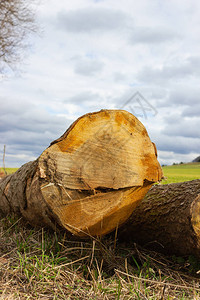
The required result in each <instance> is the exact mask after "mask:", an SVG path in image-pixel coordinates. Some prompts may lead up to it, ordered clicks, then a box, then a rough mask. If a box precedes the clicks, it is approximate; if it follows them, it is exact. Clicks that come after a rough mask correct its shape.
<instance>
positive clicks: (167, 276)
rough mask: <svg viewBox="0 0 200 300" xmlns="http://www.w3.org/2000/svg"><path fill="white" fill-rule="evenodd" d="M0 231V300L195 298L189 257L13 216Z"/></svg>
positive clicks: (0, 225) (199, 293)
mask: <svg viewBox="0 0 200 300" xmlns="http://www.w3.org/2000/svg"><path fill="white" fill-rule="evenodd" d="M0 228H1V232H0V278H1V280H0V295H1V299H87V300H89V299H91V300H92V299H109V300H110V299H111V300H112V299H148V300H153V299H155V300H156V299H200V288H199V283H200V280H199V279H198V278H197V277H198V274H197V273H196V270H195V269H194V268H193V264H192V263H191V262H190V260H189V258H184V259H183V258H182V259H180V258H176V257H172V258H166V257H164V256H162V255H160V254H158V253H156V252H150V251H146V250H145V249H142V248H140V247H139V246H136V245H130V247H129V248H127V246H126V247H124V246H123V244H121V245H120V244H117V247H115V242H114V241H113V239H112V238H111V237H109V238H106V239H104V240H97V239H91V240H87V241H80V240H76V239H75V238H73V237H72V236H70V237H69V236H68V237H67V235H66V232H62V231H61V232H52V231H50V230H48V229H43V228H42V229H37V230H36V229H33V228H32V227H30V226H29V225H28V224H27V223H26V222H25V221H24V220H22V219H16V218H15V217H7V218H3V219H1V221H0ZM193 263H194V259H193ZM195 265H196V262H195ZM191 273H194V274H195V276H196V277H194V276H193V275H191ZM188 274H190V275H188Z"/></svg>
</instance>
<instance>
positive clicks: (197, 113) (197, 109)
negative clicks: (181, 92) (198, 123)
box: [182, 96, 200, 118]
mask: <svg viewBox="0 0 200 300" xmlns="http://www.w3.org/2000/svg"><path fill="white" fill-rule="evenodd" d="M198 100H199V102H200V96H199V99H198ZM182 116H183V117H198V118H199V117H200V103H198V104H196V103H193V102H191V104H190V106H188V107H187V108H185V109H184V110H183V112H182Z"/></svg>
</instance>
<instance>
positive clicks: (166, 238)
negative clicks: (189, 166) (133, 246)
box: [119, 179, 200, 256]
mask: <svg viewBox="0 0 200 300" xmlns="http://www.w3.org/2000/svg"><path fill="white" fill-rule="evenodd" d="M119 240H123V241H126V242H127V241H129V242H130V241H132V242H136V243H139V244H141V245H144V246H145V247H148V248H153V249H155V250H159V251H162V252H165V253H174V254H175V253H176V254H178V255H190V254H195V255H198V256H200V180H199V179H198V180H193V181H188V182H182V183H173V184H167V185H155V186H153V187H152V188H151V189H150V190H149V192H148V193H147V194H146V196H145V197H144V199H143V200H142V201H141V202H140V204H139V205H138V206H137V208H136V209H135V210H134V212H133V214H132V215H131V217H130V219H129V220H128V222H127V223H126V224H124V225H123V226H122V227H121V228H120V230H119Z"/></svg>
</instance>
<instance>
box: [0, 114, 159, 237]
mask: <svg viewBox="0 0 200 300" xmlns="http://www.w3.org/2000/svg"><path fill="white" fill-rule="evenodd" d="M161 178H162V170H161V167H160V165H159V163H158V161H157V154H156V148H155V145H154V144H153V143H152V142H151V140H150V138H149V136H148V133H147V131H146V129H145V127H144V126H143V125H142V123H141V122H140V121H139V120H138V119H137V118H136V117H134V116H133V115H132V114H131V113H129V112H127V111H124V110H101V111H99V112H95V113H89V114H86V115H84V116H82V117H80V118H79V119H77V120H76V121H75V122H74V123H73V124H72V125H71V126H70V128H69V129H68V130H67V131H66V132H65V133H64V134H63V135H62V136H61V137H60V138H59V139H57V140H55V141H54V142H52V143H51V145H50V147H48V148H47V149H46V150H45V151H44V152H43V153H42V154H41V155H40V157H39V158H38V159H37V160H36V161H35V162H33V163H30V164H29V165H25V166H23V167H22V168H21V169H19V170H18V171H17V172H16V173H15V174H14V175H13V176H10V177H6V178H5V179H3V180H2V181H1V182H0V210H1V211H2V212H6V213H8V212H11V211H15V212H17V211H18V212H20V213H21V214H22V215H23V216H24V217H25V218H26V219H27V220H29V222H31V223H36V224H39V225H42V224H46V225H50V226H53V223H54V221H56V222H58V223H59V224H60V225H61V226H63V227H64V228H66V229H67V230H69V231H70V232H72V233H74V234H76V235H79V236H85V235H92V236H99V235H103V234H106V233H108V232H110V231H112V230H113V229H115V228H116V227H118V226H119V225H121V224H122V223H123V222H125V221H126V220H127V218H128V217H129V216H130V215H131V213H132V212H133V210H134V209H135V207H136V206H137V204H138V203H139V201H141V199H142V198H143V197H144V196H145V194H146V193H147V191H148V190H149V188H150V187H151V186H152V184H153V183H155V182H157V181H159V180H161ZM16 180H17V185H18V188H17V189H15V187H14V186H16ZM20 182H21V183H20ZM13 195H14V199H13ZM13 203H14V204H13ZM13 205H14V207H13Z"/></svg>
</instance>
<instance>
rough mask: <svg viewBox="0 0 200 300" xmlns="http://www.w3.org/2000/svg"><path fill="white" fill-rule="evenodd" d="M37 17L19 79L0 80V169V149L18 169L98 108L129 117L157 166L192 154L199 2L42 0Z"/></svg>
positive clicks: (199, 139) (199, 112)
mask: <svg viewBox="0 0 200 300" xmlns="http://www.w3.org/2000/svg"><path fill="white" fill-rule="evenodd" d="M36 15H37V23H38V25H39V27H40V34H39V35H37V36H35V37H34V38H33V37H32V39H31V43H32V47H31V48H30V49H28V51H27V52H26V54H27V57H25V60H24V63H23V65H21V67H20V68H21V73H20V75H19V74H16V73H15V74H14V73H12V72H9V73H8V74H7V76H6V78H1V80H0V166H1V165H2V153H3V145H4V144H5V145H6V166H7V167H15V166H16V167H18V166H20V165H21V164H24V163H25V162H28V161H30V160H33V159H35V158H36V157H38V156H39V155H40V154H41V152H42V151H43V150H44V149H45V148H46V147H48V145H49V144H50V142H51V141H53V140H54V139H56V138H57V137H59V136H61V135H62V134H63V132H64V131H65V130H66V129H67V127H68V126H69V125H70V124H71V123H72V122H73V121H74V120H75V119H76V118H77V117H79V116H80V115H83V114H84V113H87V112H91V111H97V110H100V109H103V108H106V109H113V108H114V109H117V108H123V109H126V110H128V111H130V112H132V113H134V114H135V116H136V117H138V118H139V120H140V121H141V122H142V123H143V124H144V125H145V126H146V128H147V131H148V133H149V136H150V138H151V140H152V141H154V142H155V144H156V146H157V149H158V155H159V161H160V163H161V164H172V163H173V162H181V161H183V162H188V161H191V160H193V159H194V158H196V157H197V156H198V155H200V117H199V116H200V1H197V0H196V1H194V0H190V1H188V0H167V1H161V0H152V1H149V0H140V1H133V0H124V1H121V0H73V1H64V0H60V1H57V0H48V1H47V0H42V1H41V3H40V4H39V5H38V7H37V13H36ZM137 92H139V93H138V94H136V95H135V93H137ZM134 95H135V96H134Z"/></svg>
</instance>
